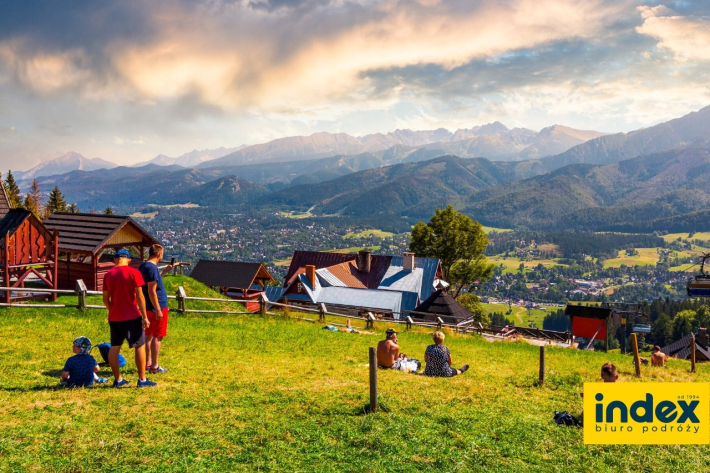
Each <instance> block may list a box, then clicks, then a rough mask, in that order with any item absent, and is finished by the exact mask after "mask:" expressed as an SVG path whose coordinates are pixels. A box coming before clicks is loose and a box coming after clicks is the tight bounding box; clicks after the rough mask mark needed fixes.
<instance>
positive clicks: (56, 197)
mask: <svg viewBox="0 0 710 473" xmlns="http://www.w3.org/2000/svg"><path fill="white" fill-rule="evenodd" d="M66 211H67V201H66V200H65V199H64V195H63V194H62V191H60V190H59V186H54V189H52V191H51V192H50V193H49V199H47V206H46V207H45V208H44V213H45V215H46V216H47V217H49V216H50V215H52V214H53V213H55V212H66Z"/></svg>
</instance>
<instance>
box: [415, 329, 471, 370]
mask: <svg viewBox="0 0 710 473" xmlns="http://www.w3.org/2000/svg"><path fill="white" fill-rule="evenodd" d="M433 337H434V344H433V345H429V346H428V347H426V351H425V352H424V361H426V368H425V369H424V375H425V376H436V377H442V378H450V377H452V376H457V375H460V374H463V373H465V372H466V371H467V370H468V365H463V366H462V367H461V369H460V370H457V369H456V368H452V367H451V352H450V351H449V349H448V348H447V347H446V346H445V345H444V338H445V336H444V334H443V333H442V332H434V334H433Z"/></svg>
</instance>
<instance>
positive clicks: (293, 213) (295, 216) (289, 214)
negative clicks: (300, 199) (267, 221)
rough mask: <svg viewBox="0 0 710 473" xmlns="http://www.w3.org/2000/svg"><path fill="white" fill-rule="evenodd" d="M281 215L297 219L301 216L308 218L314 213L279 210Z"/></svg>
mask: <svg viewBox="0 0 710 473" xmlns="http://www.w3.org/2000/svg"><path fill="white" fill-rule="evenodd" d="M277 213H278V215H279V217H285V218H295V219H301V218H308V217H313V214H312V213H310V212H277Z"/></svg>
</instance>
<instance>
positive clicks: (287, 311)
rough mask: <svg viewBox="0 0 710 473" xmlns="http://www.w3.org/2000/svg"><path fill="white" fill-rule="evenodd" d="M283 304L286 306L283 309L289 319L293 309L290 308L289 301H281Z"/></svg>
mask: <svg viewBox="0 0 710 473" xmlns="http://www.w3.org/2000/svg"><path fill="white" fill-rule="evenodd" d="M281 302H282V303H283V305H284V306H283V307H282V309H283V313H284V315H285V316H286V317H288V316H289V315H290V314H291V312H290V310H291V309H290V308H289V306H288V299H284V300H283V301H281Z"/></svg>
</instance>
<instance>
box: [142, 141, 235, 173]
mask: <svg viewBox="0 0 710 473" xmlns="http://www.w3.org/2000/svg"><path fill="white" fill-rule="evenodd" d="M244 147H245V145H242V146H238V147H236V148H224V147H223V148H217V149H202V150H197V149H195V150H192V151H190V152H189V153H185V154H183V155H180V156H178V157H177V158H171V157H170V156H166V155H164V154H159V155H158V156H156V157H155V158H153V159H151V160H150V161H144V162H142V163H138V164H134V165H133V166H132V167H141V166H145V165H147V164H157V165H158V166H171V165H174V164H176V165H178V166H182V167H184V168H191V167H195V166H197V165H199V164H202V163H204V162H207V161H211V160H213V159H217V158H221V157H222V156H226V155H228V154H230V153H233V152H235V151H237V150H239V149H242V148H244Z"/></svg>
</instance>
